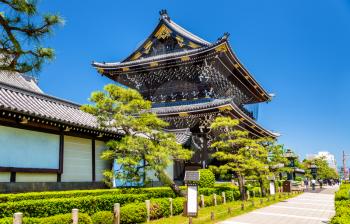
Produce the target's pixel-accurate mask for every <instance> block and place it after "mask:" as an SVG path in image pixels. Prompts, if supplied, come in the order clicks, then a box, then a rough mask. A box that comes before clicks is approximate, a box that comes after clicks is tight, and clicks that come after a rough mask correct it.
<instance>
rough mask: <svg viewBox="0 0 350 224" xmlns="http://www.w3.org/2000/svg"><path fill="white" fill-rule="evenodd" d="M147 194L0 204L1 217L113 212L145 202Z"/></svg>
mask: <svg viewBox="0 0 350 224" xmlns="http://www.w3.org/2000/svg"><path fill="white" fill-rule="evenodd" d="M147 199H149V196H148V195H147V194H136V195H132V194H124V195H114V194H113V195H101V196H96V197H93V196H86V197H80V198H66V199H65V198H54V199H47V200H26V201H17V202H7V203H2V204H0V217H11V216H12V215H13V213H15V212H18V211H20V212H22V213H23V215H24V216H25V217H48V216H53V215H57V214H65V213H69V212H71V210H72V209H73V208H79V211H81V212H83V213H88V214H90V215H91V214H94V213H96V212H99V211H113V206H114V204H115V203H120V204H121V205H123V204H126V203H132V202H141V201H142V202H144V201H145V200H147Z"/></svg>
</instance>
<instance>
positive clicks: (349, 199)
mask: <svg viewBox="0 0 350 224" xmlns="http://www.w3.org/2000/svg"><path fill="white" fill-rule="evenodd" d="M335 212H336V214H335V216H334V217H333V218H332V220H331V224H350V184H342V185H341V186H340V189H339V191H338V192H336V194H335Z"/></svg>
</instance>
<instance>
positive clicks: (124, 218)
mask: <svg viewBox="0 0 350 224" xmlns="http://www.w3.org/2000/svg"><path fill="white" fill-rule="evenodd" d="M146 219H147V210H146V206H145V203H132V204H127V205H125V206H123V207H121V209H120V221H121V223H126V224H129V223H130V224H131V223H142V222H145V221H146Z"/></svg>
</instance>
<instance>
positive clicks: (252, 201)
mask: <svg viewBox="0 0 350 224" xmlns="http://www.w3.org/2000/svg"><path fill="white" fill-rule="evenodd" d="M251 203H252V206H253V207H254V206H255V204H254V200H253V199H252V200H251Z"/></svg>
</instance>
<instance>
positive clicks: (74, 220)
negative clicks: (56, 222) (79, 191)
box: [72, 208, 79, 224]
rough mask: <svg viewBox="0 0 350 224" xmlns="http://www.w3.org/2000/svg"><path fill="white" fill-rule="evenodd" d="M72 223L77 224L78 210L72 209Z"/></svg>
mask: <svg viewBox="0 0 350 224" xmlns="http://www.w3.org/2000/svg"><path fill="white" fill-rule="evenodd" d="M72 222H73V224H78V222H79V209H76V208H73V209H72Z"/></svg>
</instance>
